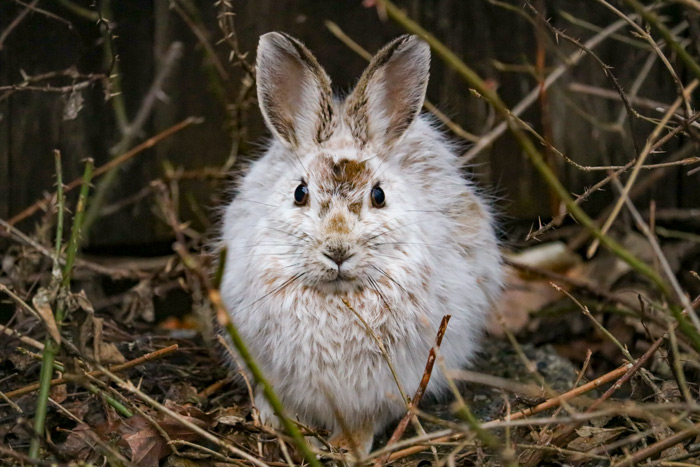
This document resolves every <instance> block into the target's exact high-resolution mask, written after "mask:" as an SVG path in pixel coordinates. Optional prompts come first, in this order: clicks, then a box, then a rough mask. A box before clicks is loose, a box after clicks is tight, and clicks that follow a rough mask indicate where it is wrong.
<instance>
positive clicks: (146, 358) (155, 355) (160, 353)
mask: <svg viewBox="0 0 700 467" xmlns="http://www.w3.org/2000/svg"><path fill="white" fill-rule="evenodd" d="M177 349H178V345H177V344H173V345H170V346H168V347H164V348H162V349H159V350H155V351H153V352H150V353H147V354H146V355H142V356H140V357H138V358H135V359H133V360H130V361H128V362H125V363H120V364H119V365H113V366H110V367H109V371H111V372H113V373H119V372H120V371H124V370H128V369H129V368H133V367H135V366H138V365H142V364H144V363H147V362H150V361H152V360H156V359H159V358H162V357H164V356H166V355H168V354H169V353H172V352H174V351H176V350H177ZM87 374H88V375H89V376H100V375H102V372H101V371H100V370H95V371H91V372H89V373H87ZM69 381H70V380H69V379H68V378H56V379H52V380H51V386H57V385H59V384H65V383H68V382H69ZM37 389H39V383H35V384H30V385H29V386H25V387H23V388H20V389H16V390H14V391H10V392H8V393H7V397H9V398H15V397H19V396H22V395H24V394H28V393H30V392H32V391H36V390H37Z"/></svg>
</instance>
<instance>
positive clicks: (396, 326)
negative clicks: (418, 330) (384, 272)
mask: <svg viewBox="0 0 700 467" xmlns="http://www.w3.org/2000/svg"><path fill="white" fill-rule="evenodd" d="M281 303H286V306H284V305H282V306H279V307H276V309H268V310H266V315H267V316H266V317H265V319H264V320H260V321H258V322H259V323H263V324H262V328H261V329H258V330H257V332H258V333H260V334H263V335H265V337H266V338H265V339H263V341H264V342H268V343H274V347H275V348H276V349H277V352H284V353H287V354H288V357H287V358H289V359H294V360H298V359H304V360H313V361H317V362H318V363H320V364H327V365H333V364H336V363H338V362H341V361H347V360H358V361H359V360H372V361H373V360H375V359H377V358H381V347H382V346H384V347H385V348H388V347H392V346H394V345H396V344H397V342H401V340H402V338H403V337H404V334H405V332H406V323H405V322H403V324H402V323H399V322H398V320H397V319H396V317H394V316H393V313H392V311H391V310H390V309H388V308H387V307H386V304H385V303H384V302H383V301H382V300H381V299H380V298H378V297H376V296H375V294H373V293H370V292H358V293H355V294H352V293H351V294H347V295H343V296H340V295H324V294H320V293H308V292H307V293H301V294H296V295H295V296H294V298H293V299H292V298H289V299H288V300H282V301H281ZM365 363H367V362H365Z"/></svg>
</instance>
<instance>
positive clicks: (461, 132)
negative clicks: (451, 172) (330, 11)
mask: <svg viewBox="0 0 700 467" xmlns="http://www.w3.org/2000/svg"><path fill="white" fill-rule="evenodd" d="M325 25H326V28H327V29H328V30H329V31H330V32H331V34H333V35H334V36H335V37H336V38H337V39H338V40H340V42H342V43H343V44H345V45H346V46H348V48H349V49H350V50H352V51H353V52H355V53H356V54H358V55H359V56H360V57H362V58H364V59H365V60H367V61H370V60H372V54H371V53H369V52H368V51H367V50H365V49H364V48H363V47H362V46H361V45H360V44H358V43H357V42H355V41H354V40H353V39H352V38H351V37H350V36H348V35H347V34H345V32H344V31H343V30H342V29H340V26H338V25H337V24H335V23H334V22H333V21H328V20H326V22H325ZM423 106H424V107H425V108H426V109H427V110H428V112H430V113H432V114H433V115H435V117H437V119H438V120H440V121H441V122H442V123H443V124H444V125H445V126H446V127H447V128H449V129H450V131H452V133H454V134H455V135H457V136H459V137H460V138H462V139H464V140H466V141H470V142H472V143H476V142H478V141H479V136H477V135H474V134H472V133H469V132H468V131H466V130H465V129H464V128H462V127H461V126H460V125H459V124H457V123H456V122H455V121H454V120H452V119H450V118H449V117H448V116H447V115H445V114H444V113H443V112H442V111H440V109H438V108H437V107H435V105H434V104H433V103H432V102H430V101H429V100H428V99H425V101H424V102H423Z"/></svg>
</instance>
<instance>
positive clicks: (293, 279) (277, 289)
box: [242, 272, 306, 310]
mask: <svg viewBox="0 0 700 467" xmlns="http://www.w3.org/2000/svg"><path fill="white" fill-rule="evenodd" d="M304 275H306V272H300V273H298V274H295V275H294V276H292V277H290V278H289V279H287V280H286V281H284V282H283V283H282V284H281V285H280V286H278V287H275V288H274V289H273V290H271V291H270V292H268V293H266V294H265V295H263V296H262V297H260V298H258V299H256V300H255V301H254V302H253V303H251V304H250V305H248V306H246V307H243V308H242V310H247V309H248V308H250V307H252V306H253V305H255V304H257V303H259V302H260V301H262V300H265V299H266V298H269V297H271V296H272V295H274V294H276V293H277V292H279V291H280V290H282V289H284V288H285V287H287V286H289V285H290V284H291V283H293V282H294V281H296V280H297V279H300V278H301V277H303V276H304ZM256 309H257V308H256Z"/></svg>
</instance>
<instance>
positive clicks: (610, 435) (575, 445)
mask: <svg viewBox="0 0 700 467" xmlns="http://www.w3.org/2000/svg"><path fill="white" fill-rule="evenodd" d="M625 431H627V428H625V427H617V428H597V427H594V426H587V425H586V426H582V427H580V428H577V429H576V434H577V435H579V437H578V438H576V439H575V440H573V441H571V442H570V443H569V444H568V445H567V447H568V448H569V449H573V450H575V451H582V452H586V451H589V450H591V449H593V448H595V447H598V446H602V445H603V444H605V443H607V442H609V441H612V440H614V439H615V438H617V437H619V436H620V435H621V434H623V433H624V432H625Z"/></svg>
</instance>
